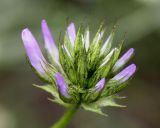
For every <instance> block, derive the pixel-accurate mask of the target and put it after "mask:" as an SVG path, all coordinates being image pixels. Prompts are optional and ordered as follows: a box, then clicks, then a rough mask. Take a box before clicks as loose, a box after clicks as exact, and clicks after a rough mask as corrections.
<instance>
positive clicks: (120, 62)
mask: <svg viewBox="0 0 160 128" xmlns="http://www.w3.org/2000/svg"><path fill="white" fill-rule="evenodd" d="M133 54H134V49H133V48H130V49H129V50H128V51H127V52H126V53H124V54H123V56H122V57H121V58H120V59H118V60H117V62H116V63H115V65H114V66H113V72H117V71H118V70H120V69H121V68H122V67H123V66H124V65H125V64H126V63H127V62H128V61H129V60H130V58H131V57H132V55H133Z"/></svg>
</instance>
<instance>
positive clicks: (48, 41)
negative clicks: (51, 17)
mask: <svg viewBox="0 0 160 128" xmlns="http://www.w3.org/2000/svg"><path fill="white" fill-rule="evenodd" d="M41 28H42V34H43V38H44V42H45V48H46V49H47V51H48V53H49V55H50V56H51V58H52V59H53V61H54V62H56V63H57V64H59V53H58V49H57V47H56V44H55V42H54V39H53V37H52V34H51V31H50V29H49V27H48V25H47V22H46V21H45V20H42V23H41Z"/></svg>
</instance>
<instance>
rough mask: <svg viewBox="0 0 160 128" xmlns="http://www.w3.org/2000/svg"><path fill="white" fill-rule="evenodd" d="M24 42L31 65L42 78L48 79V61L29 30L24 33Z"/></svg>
mask: <svg viewBox="0 0 160 128" xmlns="http://www.w3.org/2000/svg"><path fill="white" fill-rule="evenodd" d="M22 40H23V45H24V47H25V50H26V54H27V56H28V59H29V61H30V63H31V65H32V66H33V67H34V68H35V69H36V70H37V72H38V73H39V74H40V75H41V76H43V77H46V71H45V70H46V65H45V64H46V60H45V58H44V57H43V55H42V52H41V50H40V48H39V46H38V44H37V41H36V39H35V38H34V36H33V35H32V33H31V32H30V30H29V29H28V28H26V29H24V30H23V31H22Z"/></svg>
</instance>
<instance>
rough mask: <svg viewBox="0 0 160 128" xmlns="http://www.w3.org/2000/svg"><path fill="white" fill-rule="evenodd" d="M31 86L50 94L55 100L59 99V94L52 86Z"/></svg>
mask: <svg viewBox="0 0 160 128" xmlns="http://www.w3.org/2000/svg"><path fill="white" fill-rule="evenodd" d="M33 86H35V87H37V88H40V89H42V90H44V91H46V92H48V93H50V94H51V95H52V96H54V97H55V98H59V94H58V91H57V89H56V88H54V87H53V85H41V86H40V85H36V84H33Z"/></svg>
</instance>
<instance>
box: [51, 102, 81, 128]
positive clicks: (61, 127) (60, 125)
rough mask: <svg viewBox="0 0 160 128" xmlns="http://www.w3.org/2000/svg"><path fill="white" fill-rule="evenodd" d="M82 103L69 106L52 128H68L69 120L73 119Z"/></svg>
mask: <svg viewBox="0 0 160 128" xmlns="http://www.w3.org/2000/svg"><path fill="white" fill-rule="evenodd" d="M79 106H80V104H76V105H72V106H71V107H70V108H68V110H67V112H66V113H65V114H64V115H63V116H62V118H60V120H59V121H58V122H56V123H55V124H54V125H53V126H51V128H66V127H67V125H68V124H69V122H70V121H71V120H72V118H73V116H74V115H75V113H76V112H77V110H78V108H79Z"/></svg>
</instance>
